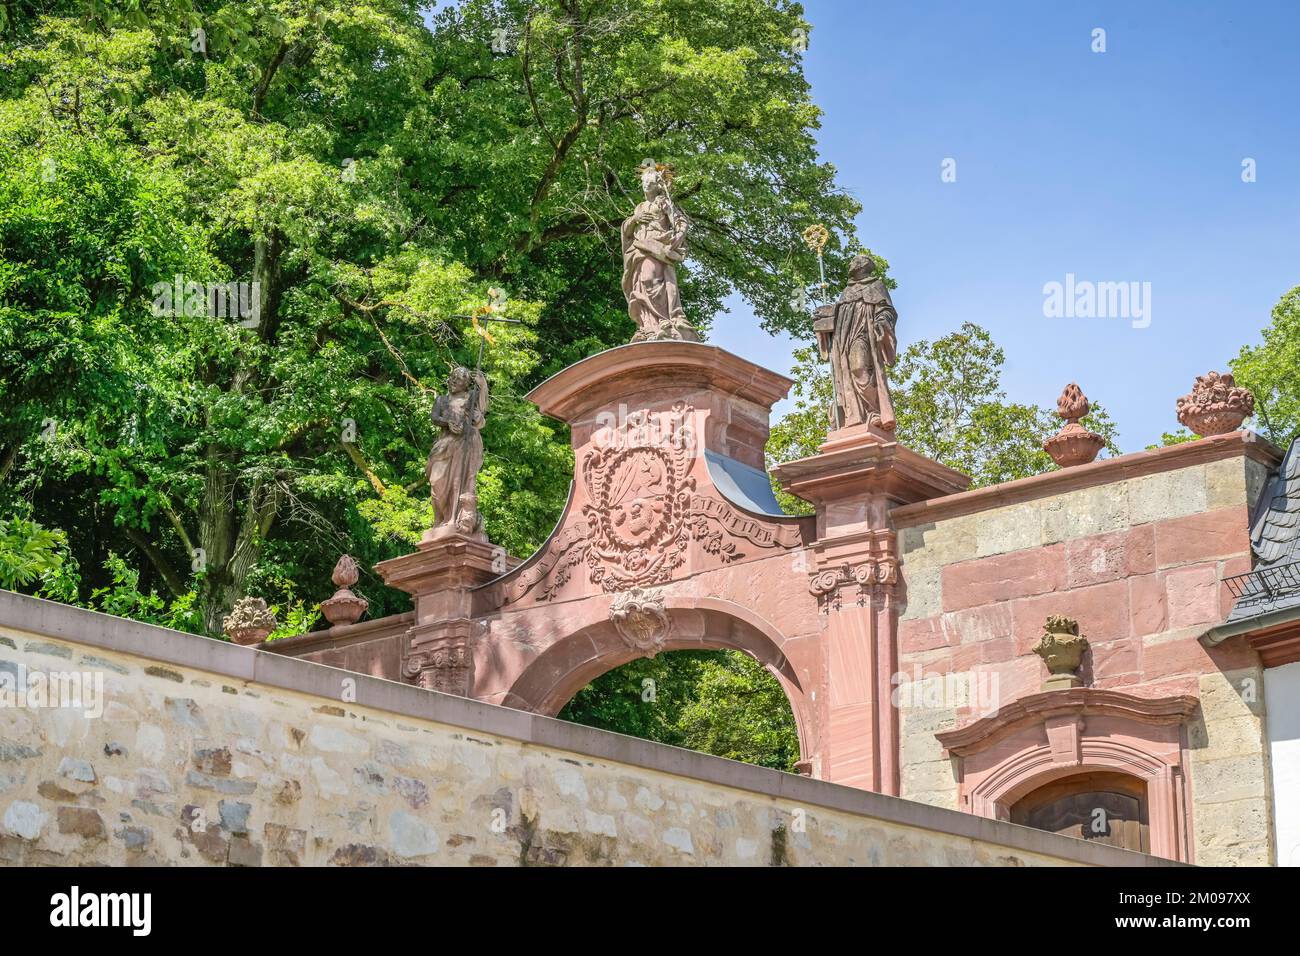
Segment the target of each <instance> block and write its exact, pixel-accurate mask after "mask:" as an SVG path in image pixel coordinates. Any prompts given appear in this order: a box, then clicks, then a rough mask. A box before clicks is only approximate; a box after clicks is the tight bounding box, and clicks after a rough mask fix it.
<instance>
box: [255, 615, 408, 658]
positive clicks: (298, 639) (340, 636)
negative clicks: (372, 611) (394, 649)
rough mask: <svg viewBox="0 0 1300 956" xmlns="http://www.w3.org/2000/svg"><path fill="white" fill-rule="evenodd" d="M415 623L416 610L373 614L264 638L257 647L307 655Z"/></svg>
mask: <svg viewBox="0 0 1300 956" xmlns="http://www.w3.org/2000/svg"><path fill="white" fill-rule="evenodd" d="M414 623H415V612H414V611H402V612H401V613H400V614H388V615H385V616H384V617H373V618H370V619H369V620H366V621H357V622H356V623H355V624H334V625H332V626H330V627H327V628H324V629H322V630H319V631H308V632H307V633H306V634H295V635H294V636H293V637H279V638H276V639H275V640H274V641H263V642H262V643H261V644H258V645H257V647H259V648H260V649H262V650H264V651H271V652H272V653H275V654H306V653H308V652H309V651H319V650H327V649H330V648H335V647H347V646H348V645H349V644H364V643H365V642H367V641H375V640H379V639H380V638H384V637H392V636H393V635H396V634H405V633H406V632H407V631H408V630H410V628H411V625H413V624H414Z"/></svg>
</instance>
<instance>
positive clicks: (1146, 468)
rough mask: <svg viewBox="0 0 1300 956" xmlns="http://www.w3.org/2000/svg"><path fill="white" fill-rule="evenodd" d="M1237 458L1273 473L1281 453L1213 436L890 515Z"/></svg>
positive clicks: (969, 507)
mask: <svg viewBox="0 0 1300 956" xmlns="http://www.w3.org/2000/svg"><path fill="white" fill-rule="evenodd" d="M1235 457H1244V458H1251V459H1254V460H1255V461H1257V462H1259V463H1260V464H1262V465H1265V466H1266V467H1268V468H1270V469H1271V468H1276V467H1277V466H1278V464H1279V463H1280V462H1281V461H1282V451H1281V449H1279V448H1277V446H1275V445H1273V444H1272V443H1271V442H1269V441H1268V440H1266V439H1264V438H1261V437H1260V436H1259V435H1256V434H1255V433H1254V432H1251V431H1237V432H1230V433H1229V434H1227V435H1212V436H1211V437H1209V438H1199V439H1196V440H1195V441H1189V442H1183V443H1182V444H1180V445H1168V446H1166V447H1163V448H1152V449H1150V450H1148V451H1135V452H1131V453H1129V454H1127V455H1119V456H1118V457H1115V458H1103V459H1101V460H1100V461H1094V462H1091V463H1089V464H1086V465H1074V466H1072V467H1070V468H1059V469H1057V470H1055V471H1049V472H1046V473H1044V474H1041V475H1032V476H1030V477H1028V478H1017V479H1015V480H1014V481H1006V482H1003V483H1002V484H1000V485H989V486H987V487H985V488H976V489H974V490H973V491H962V492H959V493H957V494H953V495H947V496H945V497H942V498H932V499H930V500H928V501H918V502H915V503H913V504H906V505H900V506H899V507H897V508H895V509H894V510H893V511H891V512H890V516H891V518H892V519H893V522H894V527H895V528H910V527H915V526H916V525H920V524H927V523H929V522H933V521H940V520H943V519H945V518H957V517H960V516H962V515H969V514H975V513H977V512H981V511H989V510H991V509H993V508H1000V507H1003V506H1004V505H1012V504H1019V503H1021V502H1024V501H1032V500H1033V499H1035V498H1043V497H1047V496H1049V495H1059V494H1062V493H1064V492H1067V491H1077V490H1079V489H1081V488H1092V487H1095V486H1097V485H1107V484H1113V483H1115V482H1118V481H1125V480H1127V479H1130V478H1140V477H1143V476H1145V475H1154V474H1159V473H1161V472H1166V471H1175V470H1177V469H1179V468H1189V467H1191V466H1193V465H1203V464H1207V463H1209V462H1213V461H1221V460H1223V459H1225V458H1235Z"/></svg>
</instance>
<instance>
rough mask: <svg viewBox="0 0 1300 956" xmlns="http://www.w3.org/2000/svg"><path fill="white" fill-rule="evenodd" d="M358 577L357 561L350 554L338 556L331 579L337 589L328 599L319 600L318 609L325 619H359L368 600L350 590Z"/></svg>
mask: <svg viewBox="0 0 1300 956" xmlns="http://www.w3.org/2000/svg"><path fill="white" fill-rule="evenodd" d="M360 577H361V569H360V568H358V567H357V562H356V561H354V560H353V559H352V555H350V554H345V555H343V557H341V558H339V563H338V564H336V565H334V575H333V577H332V579H331V580H333V582H334V586H335V587H336V588H338V590H337V591H335V592H334V596H333V597H332V598H330V599H329V600H328V601H321V602H320V610H321V613H322V614H324V615H325V620H327V621H329V622H330V623H331V624H355V623H356V622H357V621H358V620H360V619H361V615H362V614H365V613H366V608H368V607H370V602H369V601H367V600H366V599H365V598H363V597H361V596H360V595H357V594H353V593H352V591H351V590H350V589H351V587H352V586H353V585H354V584H356V583H357V581H358V580H359V579H360Z"/></svg>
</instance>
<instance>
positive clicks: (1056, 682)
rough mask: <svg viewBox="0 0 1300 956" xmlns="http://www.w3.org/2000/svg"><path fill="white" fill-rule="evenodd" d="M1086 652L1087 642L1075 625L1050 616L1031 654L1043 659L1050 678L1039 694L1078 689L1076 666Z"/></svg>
mask: <svg viewBox="0 0 1300 956" xmlns="http://www.w3.org/2000/svg"><path fill="white" fill-rule="evenodd" d="M1087 649H1088V639H1087V638H1086V637H1083V636H1081V635H1080V634H1079V622H1078V621H1075V620H1072V619H1071V618H1068V617H1062V616H1061V615H1059V614H1053V615H1050V616H1049V617H1048V618H1047V624H1046V625H1045V626H1044V628H1043V636H1042V638H1041V639H1040V640H1039V642H1038V643H1037V644H1035V645H1034V648H1033V651H1034V653H1035V654H1037V655H1038V656H1039V657H1041V658H1042V659H1043V663H1044V664H1046V665H1047V671H1048V674H1049V675H1050V676H1049V677H1048V678H1047V680H1045V681H1043V690H1068V689H1069V688H1071V687H1081V686H1082V685H1083V680H1082V678H1080V677H1079V674H1078V670H1079V665H1080V664H1081V663H1082V662H1083V652H1084V651H1086V650H1087Z"/></svg>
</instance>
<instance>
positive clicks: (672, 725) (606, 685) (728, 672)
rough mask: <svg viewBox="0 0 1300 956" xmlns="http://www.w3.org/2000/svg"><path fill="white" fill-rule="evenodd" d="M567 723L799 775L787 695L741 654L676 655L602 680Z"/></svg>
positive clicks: (576, 701) (567, 712) (569, 711)
mask: <svg viewBox="0 0 1300 956" xmlns="http://www.w3.org/2000/svg"><path fill="white" fill-rule="evenodd" d="M559 716H560V717H561V718H562V719H564V720H571V721H574V722H575V723H579V724H586V725H587V726H589V727H599V728H601V729H603V730H613V731H616V732H617V733H621V734H629V735H631V736H633V737H642V738H644V739H646V740H654V741H657V742H659V743H664V744H671V745H673V746H676V747H688V748H690V749H692V750H702V751H704V752H705V753H711V754H714V755H715V756H718V757H727V758H728V759H731V760H740V761H743V762H745V763H752V764H757V765H759V766H761V767H772V768H773V769H776V770H786V771H790V772H793V771H794V765H795V763H796V761H798V760H799V737H798V733H797V731H796V729H795V723H794V714H793V713H792V712H791V710H790V702H789V701H788V700H787V699H786V696H785V691H783V690H782V689H781V685H780V684H779V683H778V682H777V680H776V678H775V677H773V676H772V675H771V674H769V673H768V672H767V670H766V669H765V668H764V667H763V665H762V664H760V663H758V661H756V660H754V659H753V658H752V657H749V656H748V655H746V654H742V653H740V652H739V651H672V652H670V653H667V654H660V655H658V656H657V657H655V658H653V659H648V658H639V659H637V660H635V661H632V662H630V663H628V664H624V665H623V666H621V667H616V668H614V669H613V670H611V671H609V672H607V673H606V674H603V675H602V676H600V677H599V678H597V679H596V680H594V681H592V682H591V683H590V684H588V685H587V686H586V687H584V688H583V689H582V690H580V691H579V692H578V693H577V695H576V696H575V697H574V698H573V700H571V701H570V702H569V703H568V704H567V705H566V706H565V707H564V709H563V710H562V711H560V714H559Z"/></svg>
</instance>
